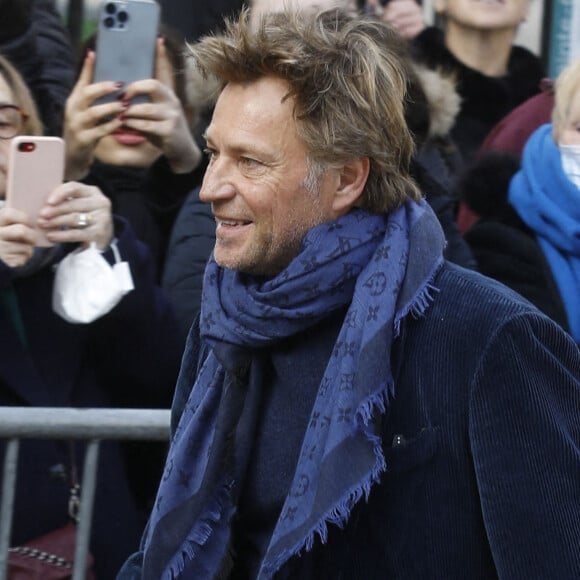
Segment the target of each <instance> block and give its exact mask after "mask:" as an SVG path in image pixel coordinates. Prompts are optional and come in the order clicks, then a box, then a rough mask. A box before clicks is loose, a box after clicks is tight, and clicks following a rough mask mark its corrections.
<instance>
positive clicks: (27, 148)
mask: <svg viewBox="0 0 580 580" xmlns="http://www.w3.org/2000/svg"><path fill="white" fill-rule="evenodd" d="M35 149H36V145H35V144H34V143H31V142H30V141H23V142H22V143H18V151H22V153H32V152H33V151H34V150H35Z"/></svg>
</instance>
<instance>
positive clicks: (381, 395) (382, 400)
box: [258, 385, 391, 578]
mask: <svg viewBox="0 0 580 580" xmlns="http://www.w3.org/2000/svg"><path fill="white" fill-rule="evenodd" d="M387 391H391V386H390V385H388V386H387V385H383V386H381V387H380V388H379V389H378V390H377V391H376V392H375V393H373V394H372V395H370V396H369V397H367V399H366V401H364V403H363V404H362V405H361V406H360V407H359V409H358V410H357V416H358V417H359V418H360V421H362V424H360V422H359V427H360V428H361V429H362V432H363V434H364V435H365V437H367V439H368V440H369V442H370V443H372V445H373V451H374V454H375V458H376V461H375V465H374V467H373V469H372V470H371V472H370V473H369V474H368V476H367V477H366V478H365V479H364V480H363V481H362V482H360V483H359V484H358V485H357V486H356V487H354V488H351V489H349V490H348V491H347V492H346V493H345V494H344V496H343V498H342V499H341V500H340V501H339V502H338V504H336V505H335V506H334V507H333V508H332V509H331V510H329V511H328V512H327V513H326V514H324V515H323V516H322V517H321V518H320V520H319V521H318V522H317V524H316V525H315V526H314V527H313V528H312V529H311V530H310V531H309V532H308V534H307V535H306V537H305V538H304V539H303V540H302V541H301V542H299V543H297V544H296V545H295V546H294V547H293V548H288V549H286V550H284V551H282V552H281V553H280V554H279V555H278V557H277V558H275V559H274V560H273V561H272V563H271V564H269V565H268V566H267V567H265V568H264V569H263V570H262V572H263V574H265V577H266V578H271V577H272V576H273V575H274V574H275V573H276V572H277V571H278V570H279V569H280V568H281V567H282V566H283V565H284V563H285V562H287V561H288V560H289V559H290V558H292V557H293V556H298V555H300V553H301V552H302V551H303V550H306V551H307V552H309V551H310V550H312V548H313V547H314V542H315V541H316V535H318V536H319V537H320V540H321V542H322V543H323V544H325V543H326V541H327V539H328V526H329V525H335V526H337V527H338V528H340V529H341V530H342V529H344V526H345V525H346V522H347V520H348V517H349V515H350V512H351V511H352V509H353V508H354V506H355V505H356V504H357V503H358V502H359V501H360V499H361V498H362V497H363V496H364V498H365V501H368V498H369V495H370V493H371V489H372V486H373V485H374V484H375V483H377V482H378V481H379V479H380V477H381V474H382V473H384V472H385V471H386V468H387V463H386V460H385V456H384V453H383V445H382V441H383V440H382V437H380V436H379V435H376V434H375V433H372V432H371V431H370V430H369V428H368V425H369V423H370V421H371V420H372V418H373V416H374V414H375V412H376V411H379V412H380V413H384V412H386V403H387V402H388V397H389V395H388V392H387ZM258 577H259V578H262V577H263V576H262V574H259V575H258Z"/></svg>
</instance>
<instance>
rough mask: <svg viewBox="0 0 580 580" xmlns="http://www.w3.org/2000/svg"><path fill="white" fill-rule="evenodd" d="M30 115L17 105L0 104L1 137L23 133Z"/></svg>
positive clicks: (6, 137) (10, 136) (7, 137)
mask: <svg viewBox="0 0 580 580" xmlns="http://www.w3.org/2000/svg"><path fill="white" fill-rule="evenodd" d="M27 120H28V115H27V114H26V113H25V112H24V111H23V110H22V109H21V108H20V107H18V106H16V105H0V139H12V137H16V135H18V134H19V133H21V131H22V128H23V127H24V123H26V121H27Z"/></svg>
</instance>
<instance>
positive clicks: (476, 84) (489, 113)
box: [413, 27, 544, 160]
mask: <svg viewBox="0 0 580 580" xmlns="http://www.w3.org/2000/svg"><path fill="white" fill-rule="evenodd" d="M413 48H414V50H415V53H416V56H417V58H418V60H419V61H421V62H423V63H425V64H426V66H428V67H429V68H432V69H437V70H442V71H444V72H445V73H447V74H449V73H451V74H454V75H455V77H456V80H457V91H458V93H459V96H460V97H461V110H460V111H459V114H458V116H457V119H456V121H455V124H454V126H453V128H452V129H451V137H452V138H453V141H454V142H455V143H456V145H457V147H458V148H459V150H460V152H461V153H462V155H463V157H464V159H465V160H469V159H471V158H472V156H473V155H474V154H475V152H476V151H477V149H478V148H479V146H480V145H481V143H482V142H483V140H484V139H485V137H486V136H487V134H488V133H489V131H490V130H491V129H492V127H493V126H494V125H495V124H496V123H497V122H498V121H499V120H500V119H501V118H502V117H504V116H505V115H506V114H507V113H509V112H510V111H511V110H512V109H514V108H515V107H517V106H518V105H519V104H521V103H523V102H524V101H525V100H526V99H528V98H529V97H531V96H533V95H535V94H537V93H539V92H540V81H541V80H542V77H543V76H544V72H543V69H542V66H541V63H540V60H539V58H538V57H536V56H535V55H534V54H532V53H531V52H530V51H528V50H527V49H525V48H523V47H520V46H514V47H513V48H512V52H511V55H510V59H509V63H508V74H507V75H506V76H504V77H501V78H494V77H489V76H486V75H484V74H482V73H480V72H478V71H476V70H474V69H472V68H469V67H467V66H465V65H464V64H462V63H461V62H460V61H459V60H458V59H457V58H455V56H454V55H453V54H452V53H451V52H450V51H449V50H448V49H447V48H446V46H445V41H444V35H443V32H442V31H441V30H439V29H437V28H434V27H429V28H426V29H425V30H424V31H423V32H422V33H421V34H419V35H418V36H417V37H416V38H415V39H414V41H413Z"/></svg>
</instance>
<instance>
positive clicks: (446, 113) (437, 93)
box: [413, 63, 461, 138]
mask: <svg viewBox="0 0 580 580" xmlns="http://www.w3.org/2000/svg"><path fill="white" fill-rule="evenodd" d="M413 68H414V71H415V73H416V75H417V78H418V80H419V82H420V84H421V88H422V89H423V92H424V93H425V97H426V98H427V103H428V107H429V119H430V122H429V133H428V137H429V138H437V137H445V136H446V135H447V134H448V133H449V131H450V130H451V127H453V124H454V123H455V119H456V117H457V115H458V113H459V109H460V108H461V97H460V96H459V93H458V92H457V89H456V85H455V79H454V78H453V76H452V75H450V74H446V73H444V72H442V71H437V70H431V69H429V68H427V67H426V66H425V65H422V64H419V63H415V64H414V65H413Z"/></svg>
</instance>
